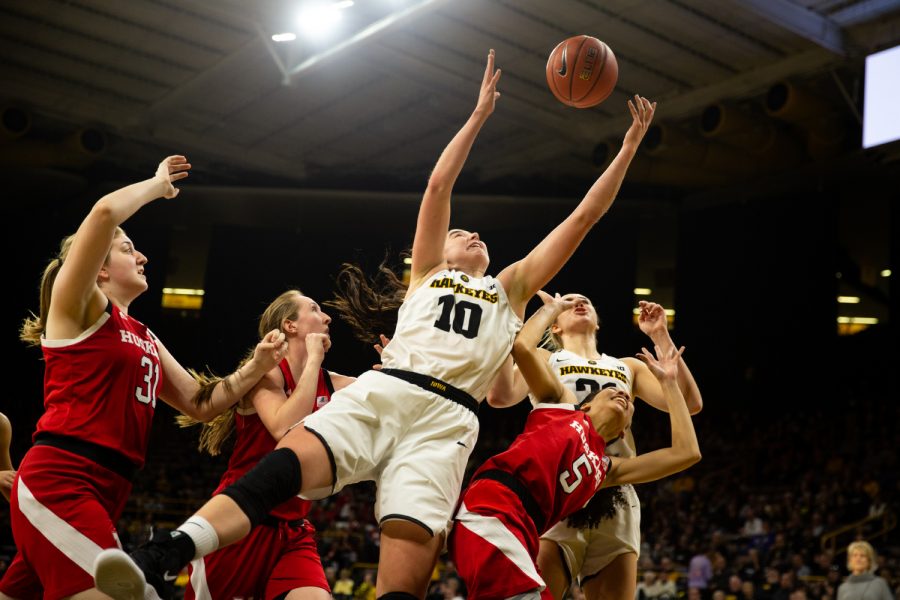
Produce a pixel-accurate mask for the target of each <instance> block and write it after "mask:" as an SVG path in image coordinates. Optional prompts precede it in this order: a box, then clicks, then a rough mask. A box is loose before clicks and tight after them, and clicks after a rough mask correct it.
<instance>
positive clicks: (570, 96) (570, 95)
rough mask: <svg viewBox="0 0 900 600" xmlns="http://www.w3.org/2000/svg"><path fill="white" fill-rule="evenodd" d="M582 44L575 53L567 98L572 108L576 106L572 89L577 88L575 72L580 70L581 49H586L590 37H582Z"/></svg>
mask: <svg viewBox="0 0 900 600" xmlns="http://www.w3.org/2000/svg"><path fill="white" fill-rule="evenodd" d="M581 37H582V39H581V44H580V45H579V46H578V51H577V52H576V53H575V60H574V61H573V62H572V69H571V71H569V95H568V96H566V98H568V99H569V102H570V106H575V102H576V100H575V99H574V98H572V88H573V87H574V86H575V71H577V70H578V69H577V68H576V67H578V59H579V58H581V49H582V48H584V45H585V44H586V43H587V40H588V36H586V35H584V36H581Z"/></svg>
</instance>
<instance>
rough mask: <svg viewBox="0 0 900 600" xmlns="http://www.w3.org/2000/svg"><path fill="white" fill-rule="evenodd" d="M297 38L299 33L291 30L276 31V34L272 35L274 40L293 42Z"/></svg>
mask: <svg viewBox="0 0 900 600" xmlns="http://www.w3.org/2000/svg"><path fill="white" fill-rule="evenodd" d="M296 39H297V34H296V33H290V32H285V33H276V34H275V35H273V36H272V41H273V42H293V41H294V40H296Z"/></svg>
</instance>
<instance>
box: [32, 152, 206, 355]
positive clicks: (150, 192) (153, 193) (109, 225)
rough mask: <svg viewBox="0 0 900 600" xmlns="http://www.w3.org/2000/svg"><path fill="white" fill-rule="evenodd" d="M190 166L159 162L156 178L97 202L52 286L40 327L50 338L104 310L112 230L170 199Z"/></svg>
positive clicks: (73, 332)
mask: <svg viewBox="0 0 900 600" xmlns="http://www.w3.org/2000/svg"><path fill="white" fill-rule="evenodd" d="M190 168H191V165H190V164H188V162H187V159H186V158H185V157H183V156H170V157H168V158H166V159H165V160H163V161H162V162H161V163H160V164H159V168H157V170H156V175H155V176H154V177H151V178H150V179H147V180H145V181H141V182H139V183H134V184H132V185H129V186H127V187H124V188H122V189H119V190H116V191H114V192H112V193H110V194H107V195H106V196H103V197H102V198H100V199H99V200H98V201H97V202H96V203H95V204H94V206H93V208H92V209H91V212H89V213H88V215H87V217H85V219H84V221H82V222H81V226H79V228H78V231H77V232H76V233H75V239H74V240H73V241H72V246H71V248H69V252H68V255H67V256H66V258H65V260H64V261H63V264H62V266H61V267H60V269H59V274H58V275H57V277H56V281H55V282H54V284H53V295H52V299H51V302H50V309H49V312H48V315H47V323H45V324H44V326H45V331H46V335H47V337H48V338H49V339H71V338H74V337H77V336H78V335H80V334H81V333H82V332H83V331H84V330H85V329H87V328H88V327H90V326H91V324H93V323H94V322H95V321H96V320H97V319H98V318H99V317H100V315H101V314H102V312H103V310H104V309H105V308H106V302H107V301H106V298H105V297H104V295H103V292H101V291H100V288H99V286H98V285H97V273H98V272H99V271H100V269H101V267H102V266H103V263H104V262H105V261H106V256H107V254H108V253H109V248H110V244H111V243H112V240H113V237H114V236H115V232H116V227H118V226H119V225H121V224H122V223H123V222H124V221H125V220H127V219H128V218H129V217H130V216H132V215H133V214H134V213H136V212H137V211H138V210H139V209H140V208H141V207H142V206H144V205H145V204H147V203H149V202H151V201H153V200H156V199H157V198H163V197H164V198H174V197H175V196H177V195H178V188H176V187H175V186H174V182H176V181H178V180H179V179H184V178H185V177H187V176H188V173H187V171H188V169H190Z"/></svg>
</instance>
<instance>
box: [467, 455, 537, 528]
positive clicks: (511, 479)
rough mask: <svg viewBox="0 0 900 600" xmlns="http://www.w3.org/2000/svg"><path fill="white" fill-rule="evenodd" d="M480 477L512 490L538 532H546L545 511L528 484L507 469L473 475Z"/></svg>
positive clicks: (473, 478) (475, 477)
mask: <svg viewBox="0 0 900 600" xmlns="http://www.w3.org/2000/svg"><path fill="white" fill-rule="evenodd" d="M478 479H491V480H493V481H496V482H498V483H502V484H503V485H505V486H506V487H508V488H509V489H510V490H512V492H513V493H514V494H515V495H516V496H518V497H519V500H520V501H521V502H522V507H523V508H524V509H525V512H526V513H528V516H529V517H531V521H532V523H534V526H535V528H537V532H538V534H541V533H544V521H545V520H546V519H545V517H544V511H542V510H541V505H540V504H538V502H537V500H535V499H534V496H532V495H531V492H530V491H529V490H528V486H526V485H525V484H524V483H522V482H521V481H519V480H518V479H516V476H515V475H513V474H512V473H507V472H506V471H501V470H500V469H488V470H487V471H482V472H481V473H476V474H475V476H474V477H472V481H476V480H478Z"/></svg>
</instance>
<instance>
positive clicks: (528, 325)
mask: <svg viewBox="0 0 900 600" xmlns="http://www.w3.org/2000/svg"><path fill="white" fill-rule="evenodd" d="M539 293H540V296H541V299H542V300H543V301H544V305H543V306H542V307H540V308H539V309H538V310H537V312H535V313H534V314H533V315H531V317H530V318H529V319H528V320H527V321H526V322H525V325H524V326H523V327H522V329H521V330H520V331H519V335H518V336H516V341H515V342H513V349H512V356H513V358H514V359H515V361H516V365H517V366H518V369H519V372H520V373H521V374H522V377H523V378H524V380H525V382H526V383H527V384H528V389H530V390H531V393H532V394H533V395H534V397H535V398H536V399H537V401H538V402H569V403H572V404H574V403H575V395H574V394H572V392H571V391H569V390H568V389H566V387H565V386H563V384H562V382H561V381H560V380H559V378H558V377H557V376H556V375H555V374H554V373H553V370H552V369H551V368H550V365H549V364H548V362H547V357H546V355H544V354H541V352H539V350H540V349H539V348H538V347H537V344H538V342H539V341H540V340H541V337H542V336H543V334H544V331H546V329H547V327H549V326H550V324H551V323H553V321H555V320H556V317H557V316H559V313H561V312H562V311H564V310H566V308H570V307H571V305H572V303H571V302H566V301H563V300H562V299H561V298H560V297H559V294H557V295H556V297H555V298H552V297H551V296H550V295H549V294H546V293H544V292H539ZM543 352H546V350H544V351H543Z"/></svg>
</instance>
